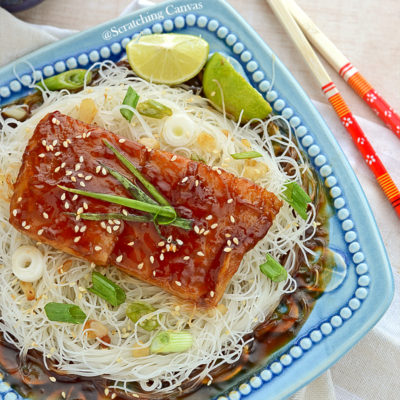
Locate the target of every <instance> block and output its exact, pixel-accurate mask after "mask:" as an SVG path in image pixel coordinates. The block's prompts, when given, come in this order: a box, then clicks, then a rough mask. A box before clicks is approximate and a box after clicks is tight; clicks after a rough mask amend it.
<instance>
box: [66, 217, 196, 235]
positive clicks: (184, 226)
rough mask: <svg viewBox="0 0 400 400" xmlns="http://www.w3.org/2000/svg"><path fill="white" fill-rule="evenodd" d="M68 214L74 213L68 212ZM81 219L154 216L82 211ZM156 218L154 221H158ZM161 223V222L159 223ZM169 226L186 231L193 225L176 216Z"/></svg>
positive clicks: (148, 219) (144, 219) (147, 219)
mask: <svg viewBox="0 0 400 400" xmlns="http://www.w3.org/2000/svg"><path fill="white" fill-rule="evenodd" d="M68 214H70V215H74V216H75V215H76V214H74V213H68ZM79 215H80V217H81V219H84V220H90V221H107V220H109V219H119V220H123V221H130V222H154V217H152V216H151V215H134V214H128V215H125V214H122V213H104V214H96V213H82V214H79ZM158 221H159V219H157V221H156V222H158ZM161 225H162V224H161ZM170 225H171V226H176V227H177V228H182V229H184V230H186V231H190V230H191V229H192V227H193V220H191V219H186V218H180V217H177V218H176V219H175V220H174V221H173V222H171V223H170Z"/></svg>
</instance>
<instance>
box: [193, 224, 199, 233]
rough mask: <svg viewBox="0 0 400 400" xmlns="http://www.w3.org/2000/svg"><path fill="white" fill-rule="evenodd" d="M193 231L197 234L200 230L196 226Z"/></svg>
mask: <svg viewBox="0 0 400 400" xmlns="http://www.w3.org/2000/svg"><path fill="white" fill-rule="evenodd" d="M194 231H195V232H196V233H197V234H199V233H200V229H199V227H198V226H197V225H195V226H194Z"/></svg>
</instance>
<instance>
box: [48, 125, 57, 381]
mask: <svg viewBox="0 0 400 400" xmlns="http://www.w3.org/2000/svg"><path fill="white" fill-rule="evenodd" d="M54 119H55V118H53V120H54ZM53 122H54V121H53ZM49 380H50V381H51V382H57V379H56V378H54V376H49Z"/></svg>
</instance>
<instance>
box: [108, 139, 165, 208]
mask: <svg viewBox="0 0 400 400" xmlns="http://www.w3.org/2000/svg"><path fill="white" fill-rule="evenodd" d="M103 142H104V144H105V145H106V146H107V147H108V148H109V149H110V150H111V151H112V152H113V153H114V154H115V155H116V157H117V158H118V160H119V161H121V163H122V164H123V165H124V166H125V167H126V168H127V169H128V170H129V171H130V172H131V173H132V174H133V175H134V176H135V178H137V179H138V180H139V182H140V183H141V184H142V185H143V186H144V187H145V188H146V189H147V190H148V191H149V193H150V194H151V195H152V196H153V198H154V199H155V200H156V201H157V202H158V203H159V204H161V205H164V206H170V204H169V203H168V201H167V200H166V199H165V198H164V196H163V195H162V194H161V193H160V192H159V191H158V190H157V189H156V188H155V187H154V186H153V185H152V184H151V183H150V182H149V181H148V180H147V179H146V178H145V177H144V176H143V175H142V174H141V173H140V172H139V170H138V169H137V168H136V167H135V166H134V165H133V164H132V163H131V162H130V161H129V160H128V159H127V158H126V157H125V156H124V155H123V154H122V153H120V152H119V151H118V150H117V149H116V148H115V147H114V146H113V145H112V144H110V143H109V142H107V140H104V141H103Z"/></svg>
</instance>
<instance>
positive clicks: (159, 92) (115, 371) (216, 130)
mask: <svg viewBox="0 0 400 400" xmlns="http://www.w3.org/2000/svg"><path fill="white" fill-rule="evenodd" d="M96 67H97V68H99V78H98V81H97V82H96V86H93V87H85V88H84V90H82V91H81V92H78V93H73V94H70V93H68V92H66V91H61V92H50V91H43V97H44V104H43V105H42V106H41V107H40V108H39V109H37V110H36V111H35V113H34V115H33V116H32V117H31V118H30V119H29V120H27V121H25V122H23V123H20V122H18V121H15V120H12V119H8V120H1V121H0V123H1V124H2V125H3V129H2V132H1V135H0V193H1V196H0V237H1V238H2V240H1V242H0V263H1V264H2V267H1V268H0V285H1V288H2V290H1V291H0V318H1V321H0V329H1V331H2V332H3V334H4V337H5V339H6V340H7V341H9V342H10V343H13V344H14V345H15V346H16V347H17V348H18V349H20V352H21V355H22V356H24V355H26V353H27V351H28V350H29V349H36V350H39V351H40V352H42V353H43V359H44V362H45V365H47V361H48V359H49V358H51V359H52V360H53V361H54V362H55V366H56V367H57V368H59V369H60V370H63V371H65V372H69V373H72V374H77V375H80V376H86V377H91V376H99V375H103V376H105V377H107V378H109V379H111V380H113V381H115V386H118V387H120V388H121V387H122V388H125V390H127V391H129V390H131V389H129V387H128V386H129V382H136V383H138V384H139V385H140V386H141V388H142V389H143V390H145V391H158V392H160V393H161V392H164V393H165V392H171V391H173V390H174V389H176V388H178V387H179V386H180V385H181V384H182V383H183V382H184V381H185V380H187V379H189V378H190V379H193V380H202V379H204V378H205V377H210V376H211V372H212V370H213V369H215V368H216V367H217V366H219V365H221V364H222V363H234V362H235V361H237V360H238V359H239V358H240V355H241V353H242V350H243V346H244V345H245V344H246V343H245V340H244V339H243V337H244V336H245V335H246V334H248V333H251V332H252V331H253V329H254V328H255V326H257V325H258V324H259V323H260V322H262V321H264V320H265V319H266V318H267V317H268V315H270V314H271V312H272V311H273V310H274V308H275V307H276V305H277V304H278V302H279V300H280V298H281V296H282V294H284V293H286V292H291V291H293V290H295V289H296V287H295V281H294V279H293V278H292V277H291V276H290V272H291V271H292V270H293V268H294V265H295V261H296V251H298V250H299V251H301V252H303V253H304V255H307V253H311V250H309V249H308V248H307V247H306V246H305V242H306V241H307V240H308V239H309V238H310V237H311V236H312V235H313V234H314V231H315V228H314V226H315V223H314V218H315V210H314V208H311V211H310V212H309V218H308V220H307V221H304V220H303V219H301V218H300V217H298V216H294V214H293V212H292V210H291V208H290V207H289V206H288V205H287V204H286V203H285V204H284V205H283V207H282V208H281V211H280V212H279V214H278V215H277V217H276V219H275V221H274V223H273V225H272V227H271V228H270V230H269V232H268V234H267V235H266V237H265V238H264V239H263V240H261V241H260V242H259V243H258V244H257V246H256V247H255V248H254V249H253V250H251V251H249V252H248V253H247V254H246V255H245V256H244V258H243V260H242V262H241V264H240V267H239V269H238V271H237V273H236V274H235V275H234V277H233V278H232V280H231V282H230V284H229V285H228V288H227V290H226V292H225V294H224V296H223V298H222V300H221V304H222V305H223V306H220V307H217V308H215V309H213V310H211V311H207V312H204V311H202V310H198V309H196V308H194V307H193V306H191V305H188V304H187V303H184V302H183V301H181V300H180V299H178V298H176V297H174V296H173V295H171V294H169V293H166V292H164V291H162V290H161V289H159V288H157V287H155V286H152V285H150V284H147V283H145V282H142V281H140V280H137V279H135V278H133V277H130V276H128V275H126V274H125V273H123V272H121V271H119V270H118V269H116V268H99V270H100V272H101V273H103V274H105V275H106V276H107V277H108V278H110V279H111V280H112V281H114V282H115V283H117V284H118V285H120V286H121V287H122V288H123V289H124V290H125V292H126V294H127V300H126V303H124V304H122V305H121V306H120V307H118V308H114V307H111V306H109V305H108V304H107V303H106V302H105V301H104V300H102V299H100V298H99V297H97V296H95V295H93V294H91V293H90V292H88V291H87V290H86V288H88V287H89V286H90V276H91V271H92V269H93V266H91V265H90V263H88V262H86V261H83V260H81V259H78V258H75V257H72V256H69V255H66V254H65V253H62V252H60V251H58V250H55V249H54V248H52V247H50V246H47V245H44V244H40V243H34V242H33V241H32V240H31V239H29V238H28V237H26V236H24V235H23V234H21V233H19V232H18V231H16V230H15V229H14V228H13V227H12V226H11V225H10V224H9V222H8V217H9V200H10V196H11V194H12V182H14V181H15V179H16V176H17V174H18V170H19V167H20V163H21V158H22V154H23V152H24V149H25V146H26V144H27V142H28V140H29V138H30V136H31V135H32V134H33V131H34V128H35V126H36V125H37V123H38V122H39V121H40V119H41V118H42V117H43V116H45V115H46V114H47V113H49V112H51V111H54V110H59V111H61V112H63V113H65V114H67V115H70V116H71V117H75V118H76V117H77V116H78V112H79V106H80V103H81V101H82V100H83V99H85V98H91V99H93V100H94V102H95V104H96V107H97V114H96V116H95V119H94V121H93V123H95V124H97V125H98V126H101V127H103V128H105V129H108V130H110V131H112V132H114V133H116V134H118V135H121V136H124V137H127V138H129V139H133V140H142V139H143V138H145V137H147V138H153V139H155V140H157V141H158V142H159V145H160V148H161V149H163V150H167V151H170V152H174V153H176V154H180V155H183V156H186V157H191V156H192V155H193V154H196V156H198V157H199V158H201V159H202V160H204V161H205V162H206V163H207V164H208V165H212V166H218V167H221V168H223V169H225V170H227V171H229V172H232V173H234V174H235V175H237V176H245V177H246V176H247V174H249V171H250V174H252V173H253V172H254V169H257V168H258V166H262V167H263V168H264V171H265V173H263V174H259V176H256V177H255V181H256V183H257V184H259V185H260V186H262V187H264V188H266V189H267V190H269V191H272V192H274V193H275V194H276V195H278V196H279V195H280V194H281V193H282V191H283V189H284V188H283V184H284V183H285V182H287V181H288V180H289V181H296V182H298V183H299V182H301V176H302V172H304V171H305V170H306V169H307V168H309V166H308V164H307V162H306V161H305V160H303V158H302V156H301V154H300V152H299V150H298V148H297V147H296V144H295V142H294V138H293V137H292V133H291V128H290V126H289V124H287V125H288V130H289V135H285V134H282V133H281V132H280V131H278V130H277V131H276V132H275V134H274V135H272V136H270V135H269V134H268V132H267V129H268V124H269V123H271V121H272V120H273V119H274V118H281V117H272V118H271V119H270V120H268V121H266V122H265V121H264V122H263V121H251V123H248V124H246V125H244V126H240V125H239V124H236V123H234V122H233V121H231V120H230V119H228V118H227V117H226V116H225V115H223V114H221V113H219V112H217V111H215V110H214V109H213V108H212V107H211V106H210V104H209V103H208V101H207V100H206V99H204V98H202V97H200V96H198V95H196V94H195V93H193V92H192V91H190V90H189V91H188V90H184V89H182V88H171V87H168V86H164V85H155V84H151V83H148V82H146V81H143V80H142V79H140V78H137V77H132V76H130V75H129V71H128V70H127V69H126V68H123V67H118V66H116V65H115V64H113V63H111V62H103V63H100V64H98V65H96ZM128 85H131V86H132V87H133V88H134V89H135V90H136V91H137V93H138V94H139V95H140V100H147V99H152V100H157V101H159V102H161V103H162V104H164V105H166V106H168V107H170V108H171V109H172V110H173V112H174V113H178V112H179V113H185V114H186V115H188V116H189V117H190V118H191V119H192V120H193V121H194V123H195V126H196V127H197V128H196V132H195V136H194V140H193V141H192V142H191V143H189V144H188V145H185V146H180V147H179V146H178V147H172V146H170V145H168V144H167V143H165V142H164V140H163V136H162V128H163V124H164V120H162V119H161V120H158V119H151V118H147V117H143V116H141V115H140V114H139V113H138V112H137V111H136V110H134V109H132V111H133V112H134V114H135V115H134V117H133V120H132V123H129V122H128V121H127V120H125V119H124V118H123V117H122V116H121V114H120V109H121V104H122V100H123V98H124V96H125V93H126V90H127V86H128ZM202 133H207V134H208V135H207V136H206V138H208V140H211V143H212V151H210V150H209V148H208V147H207V143H206V144H204V142H203V141H199V140H197V139H196V138H198V137H199V135H201V134H202ZM210 136H211V138H210ZM243 139H246V140H247V141H248V142H246V141H243ZM248 143H250V144H251V149H252V150H256V151H258V152H259V153H261V154H262V158H258V159H257V163H258V162H261V164H258V166H257V165H255V166H254V165H253V164H251V163H249V162H248V161H245V160H234V159H232V157H231V156H230V154H232V153H237V152H243V151H246V150H249V148H248V147H247V146H248ZM274 144H282V145H284V146H285V147H286V150H285V151H284V152H283V154H281V155H280V156H275V155H274V151H273V146H274ZM290 151H295V152H296V154H298V158H299V159H300V162H298V161H296V160H295V159H293V158H292V157H290ZM284 163H286V164H290V165H291V166H292V168H291V175H290V176H288V174H287V173H286V172H285V170H284V169H283V167H282V165H283V164H284ZM265 166H266V168H265ZM252 168H253V169H252ZM253 175H254V174H253ZM256 175H257V174H256ZM247 177H248V176H247ZM310 228H311V229H310ZM310 231H311V234H310V233H309V232H310ZM306 232H307V233H308V235H307V234H306ZM25 244H33V245H36V246H37V247H38V248H39V249H40V251H41V252H42V254H43V256H44V259H45V262H46V269H45V272H44V275H43V277H42V278H41V279H40V280H39V281H37V282H35V283H34V284H33V286H34V289H35V291H36V300H33V301H28V300H27V299H26V297H25V295H24V294H23V292H22V291H21V287H20V283H19V281H18V279H16V277H15V276H14V275H13V274H12V271H11V256H12V254H13V253H14V251H15V250H16V249H18V247H20V246H21V245H25ZM266 253H269V254H271V255H272V256H273V257H275V258H279V257H280V256H281V255H283V254H287V257H286V264H285V268H286V269H287V271H288V272H289V275H288V279H287V281H286V282H282V283H280V284H276V283H273V282H271V281H270V280H269V279H268V278H267V277H266V276H264V275H263V274H261V273H260V269H259V265H260V264H262V263H263V262H265V256H266ZM66 260H72V261H73V263H72V268H71V269H69V271H66V272H62V271H61V272H60V270H59V269H60V266H61V265H62V264H63V263H64V262H65V261H66ZM51 301H53V302H61V303H73V304H76V305H78V306H79V307H80V308H81V309H82V310H84V312H85V313H86V314H87V316H88V319H94V320H98V321H100V322H101V323H102V324H104V325H105V326H106V327H107V328H108V331H109V335H110V337H111V345H110V346H109V348H107V349H104V348H102V347H101V346H100V344H99V342H98V341H95V340H91V339H88V338H87V336H86V335H85V334H84V333H83V325H73V324H66V323H57V322H51V321H49V320H48V319H47V317H46V314H45V312H44V306H45V305H46V304H47V303H48V302H51ZM134 301H144V302H147V303H149V304H151V305H152V306H153V307H154V308H155V309H156V311H154V312H153V313H152V315H154V316H156V317H157V320H158V322H159V324H160V329H166V330H167V329H170V330H182V329H187V330H188V331H190V333H191V334H192V336H193V340H194V341H193V346H192V348H191V349H190V350H188V351H186V352H184V353H177V354H167V355H160V354H150V355H148V356H144V357H135V356H134V355H133V353H132V349H133V348H134V347H135V346H137V345H138V343H139V344H140V346H143V347H148V346H149V345H150V343H151V340H152V338H153V337H154V335H155V333H156V331H153V332H147V331H145V330H143V329H142V328H141V327H140V326H139V324H140V323H141V322H142V321H141V320H139V321H138V322H137V323H136V324H135V323H133V322H132V321H131V320H129V318H127V316H126V313H125V312H126V306H127V304H129V303H130V302H134Z"/></svg>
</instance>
